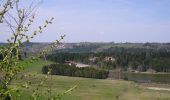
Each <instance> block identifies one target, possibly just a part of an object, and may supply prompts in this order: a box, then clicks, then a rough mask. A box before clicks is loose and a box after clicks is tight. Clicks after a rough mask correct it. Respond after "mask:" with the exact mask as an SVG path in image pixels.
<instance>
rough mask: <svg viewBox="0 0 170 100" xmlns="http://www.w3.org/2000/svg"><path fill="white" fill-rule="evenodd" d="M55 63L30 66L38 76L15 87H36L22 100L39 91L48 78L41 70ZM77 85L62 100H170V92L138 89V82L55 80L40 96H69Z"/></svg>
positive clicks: (25, 94) (70, 78)
mask: <svg viewBox="0 0 170 100" xmlns="http://www.w3.org/2000/svg"><path fill="white" fill-rule="evenodd" d="M50 63H52V62H44V61H43V60H40V61H37V62H35V63H32V64H26V65H27V66H28V67H26V70H25V71H24V73H26V74H35V76H30V77H27V78H24V80H15V81H13V83H12V86H16V85H17V84H23V83H24V81H28V80H29V81H31V83H32V86H31V87H29V88H28V89H23V91H22V92H23V93H22V95H21V97H20V99H19V100H26V99H28V98H29V95H30V94H32V91H33V90H34V89H35V88H36V87H37V84H38V83H39V82H40V81H41V79H43V78H44V77H45V75H43V74H41V67H42V66H43V65H46V64H50ZM75 85H77V88H75V89H74V90H73V91H71V92H70V93H69V94H66V95H64V96H63V98H62V99H61V100H170V95H169V94H170V92H168V91H154V90H148V89H146V88H144V87H141V86H138V85H137V84H135V83H134V82H130V81H122V80H108V79H107V80H100V79H89V78H78V77H67V76H52V80H51V77H49V78H48V80H47V82H45V83H44V84H43V86H42V87H40V88H39V90H38V92H39V93H43V94H42V96H41V97H40V98H38V100H47V99H48V97H49V94H48V93H47V94H45V92H47V90H48V89H49V88H50V87H52V88H51V89H52V95H53V96H54V95H57V94H60V93H63V92H65V91H66V90H68V89H70V88H71V87H73V86H75Z"/></svg>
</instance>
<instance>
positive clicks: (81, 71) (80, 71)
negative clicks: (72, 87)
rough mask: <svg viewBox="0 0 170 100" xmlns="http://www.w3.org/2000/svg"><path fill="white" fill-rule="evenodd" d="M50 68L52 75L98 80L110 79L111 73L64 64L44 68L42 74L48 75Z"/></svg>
mask: <svg viewBox="0 0 170 100" xmlns="http://www.w3.org/2000/svg"><path fill="white" fill-rule="evenodd" d="M48 68H50V69H51V74H52V75H64V76H77V77H86V78H97V79H105V78H107V77H108V74H109V72H108V71H105V70H99V69H95V68H90V67H82V68H78V67H76V66H75V65H71V66H70V65H64V64H51V65H50V67H49V66H44V67H43V68H42V72H43V73H44V74H47V73H48Z"/></svg>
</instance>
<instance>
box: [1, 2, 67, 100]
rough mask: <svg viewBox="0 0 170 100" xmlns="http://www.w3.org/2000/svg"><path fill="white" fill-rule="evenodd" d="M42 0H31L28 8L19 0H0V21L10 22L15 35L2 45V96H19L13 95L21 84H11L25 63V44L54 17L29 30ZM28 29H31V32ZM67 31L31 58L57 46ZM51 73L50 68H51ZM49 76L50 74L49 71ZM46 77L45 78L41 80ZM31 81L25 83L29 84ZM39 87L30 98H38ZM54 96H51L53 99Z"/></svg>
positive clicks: (5, 98)
mask: <svg viewBox="0 0 170 100" xmlns="http://www.w3.org/2000/svg"><path fill="white" fill-rule="evenodd" d="M37 4H39V3H36V4H35V3H34V2H32V3H31V4H30V6H29V7H28V8H25V7H21V6H20V5H21V4H20V1H19V0H1V4H0V9H1V10H0V24H3V25H7V26H8V28H9V30H10V34H12V36H11V37H10V38H9V39H8V40H7V42H8V45H6V46H3V47H1V48H0V55H1V58H0V76H1V78H0V98H1V99H2V100H11V99H16V98H17V97H14V96H13V95H12V93H13V92H18V91H19V88H20V86H17V87H16V88H10V87H9V85H10V84H11V81H12V80H15V79H16V75H17V74H19V73H20V72H21V71H22V70H23V66H22V65H21V64H20V61H19V60H20V53H21V48H22V46H23V42H29V41H30V40H31V39H32V38H34V37H35V36H36V35H37V34H40V33H42V32H43V30H44V29H45V28H46V27H47V26H48V25H49V24H51V23H52V21H53V19H54V18H51V19H49V20H46V21H45V23H44V24H43V25H41V26H38V27H37V29H35V31H33V32H30V26H31V25H32V23H33V22H34V19H35V14H34V10H35V9H36V7H37V6H38V5H37ZM28 33H32V34H31V35H30V34H28ZM64 36H65V35H63V36H61V38H60V39H59V40H56V41H55V42H54V43H52V44H51V45H50V46H49V47H48V48H47V49H45V50H43V51H42V52H40V54H37V55H36V56H34V57H30V61H35V60H36V59H38V58H40V57H45V55H46V54H47V53H48V52H49V51H50V50H51V49H52V48H53V47H55V46H57V45H59V44H60V41H61V40H62V39H63V38H64ZM49 73H50V70H49ZM47 76H48V75H47ZM45 80H46V78H45V79H43V80H42V83H43V82H44V81H45ZM28 85H30V84H29V82H26V83H25V84H22V87H25V88H27V87H28ZM36 94H37V93H36V91H35V92H34V93H33V95H32V96H31V99H36ZM52 98H53V97H50V99H52Z"/></svg>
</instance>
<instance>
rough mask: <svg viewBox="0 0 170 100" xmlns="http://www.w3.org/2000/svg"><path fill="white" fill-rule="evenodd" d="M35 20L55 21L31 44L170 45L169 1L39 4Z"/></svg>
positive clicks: (52, 1) (90, 0) (67, 0)
mask: <svg viewBox="0 0 170 100" xmlns="http://www.w3.org/2000/svg"><path fill="white" fill-rule="evenodd" d="M24 4H28V3H27V2H24V3H23V5H24ZM36 16H37V17H36V22H35V27H36V25H38V24H40V25H41V24H42V23H43V21H44V20H46V19H49V18H51V17H54V18H55V20H54V21H53V24H52V25H50V26H49V27H48V28H47V29H45V31H44V33H43V34H41V35H39V36H37V37H36V38H34V39H33V40H32V41H33V42H52V41H54V40H56V39H59V38H60V37H59V36H60V35H63V34H65V35H66V37H65V38H64V40H63V42H170V0H43V2H42V3H41V5H40V6H39V7H38V9H37V11H36ZM33 28H34V26H33ZM0 35H1V36H0V41H5V39H6V37H9V35H5V34H0Z"/></svg>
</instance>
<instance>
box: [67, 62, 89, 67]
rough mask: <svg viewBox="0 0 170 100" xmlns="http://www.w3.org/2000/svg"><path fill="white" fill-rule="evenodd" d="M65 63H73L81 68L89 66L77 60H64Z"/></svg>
mask: <svg viewBox="0 0 170 100" xmlns="http://www.w3.org/2000/svg"><path fill="white" fill-rule="evenodd" d="M66 64H68V65H70V66H71V65H75V66H76V67H79V68H81V67H89V65H87V64H83V63H79V62H75V61H66Z"/></svg>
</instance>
